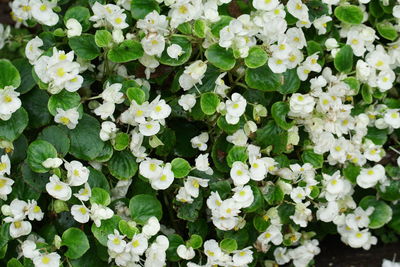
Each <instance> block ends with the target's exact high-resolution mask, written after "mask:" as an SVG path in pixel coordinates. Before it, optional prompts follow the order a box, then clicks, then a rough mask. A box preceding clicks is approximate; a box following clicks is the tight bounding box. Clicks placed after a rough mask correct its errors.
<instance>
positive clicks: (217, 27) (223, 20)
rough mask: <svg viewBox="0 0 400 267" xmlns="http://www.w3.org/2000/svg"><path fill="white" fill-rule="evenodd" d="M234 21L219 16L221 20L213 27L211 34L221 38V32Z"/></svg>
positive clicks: (227, 17) (230, 18)
mask: <svg viewBox="0 0 400 267" xmlns="http://www.w3.org/2000/svg"><path fill="white" fill-rule="evenodd" d="M231 20H233V18H232V17H229V16H224V15H222V16H219V20H218V21H217V22H215V23H213V24H212V25H211V33H212V34H213V35H214V36H215V37H218V38H219V32H220V31H221V30H222V29H223V28H224V27H225V26H228V25H229V23H230V22H231Z"/></svg>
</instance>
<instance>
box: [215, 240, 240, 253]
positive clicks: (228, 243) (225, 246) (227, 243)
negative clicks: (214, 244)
mask: <svg viewBox="0 0 400 267" xmlns="http://www.w3.org/2000/svg"><path fill="white" fill-rule="evenodd" d="M219 246H220V247H221V249H222V250H224V251H225V252H227V253H231V252H233V251H234V250H237V248H238V244H237V242H236V240H235V239H231V238H225V239H223V240H222V241H221V242H220V243H219Z"/></svg>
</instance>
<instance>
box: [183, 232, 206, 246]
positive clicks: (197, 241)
mask: <svg viewBox="0 0 400 267" xmlns="http://www.w3.org/2000/svg"><path fill="white" fill-rule="evenodd" d="M187 245H188V246H189V247H192V248H193V249H198V248H201V246H202V245H203V238H202V237H201V236H199V235H196V234H193V235H192V236H191V237H190V239H189V240H188V241H187Z"/></svg>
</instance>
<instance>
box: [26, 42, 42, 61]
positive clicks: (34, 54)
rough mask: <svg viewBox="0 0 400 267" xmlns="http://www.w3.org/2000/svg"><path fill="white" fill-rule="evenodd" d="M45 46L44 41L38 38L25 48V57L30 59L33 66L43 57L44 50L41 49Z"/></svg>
mask: <svg viewBox="0 0 400 267" xmlns="http://www.w3.org/2000/svg"><path fill="white" fill-rule="evenodd" d="M41 46H43V40H42V39H40V38H39V37H38V36H36V37H35V38H33V39H31V40H30V41H29V42H28V43H27V44H26V47H25V56H26V57H27V58H28V59H29V62H30V63H31V64H33V63H35V62H36V60H37V59H38V58H39V57H40V56H41V55H42V53H43V50H42V49H40V48H39V47H41Z"/></svg>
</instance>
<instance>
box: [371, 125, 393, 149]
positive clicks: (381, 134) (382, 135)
mask: <svg viewBox="0 0 400 267" xmlns="http://www.w3.org/2000/svg"><path fill="white" fill-rule="evenodd" d="M387 135H388V132H387V129H378V128H375V127H368V132H367V135H366V136H365V138H368V139H369V140H371V141H372V142H373V143H374V144H375V145H380V146H381V145H384V144H385V143H386V140H387Z"/></svg>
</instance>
